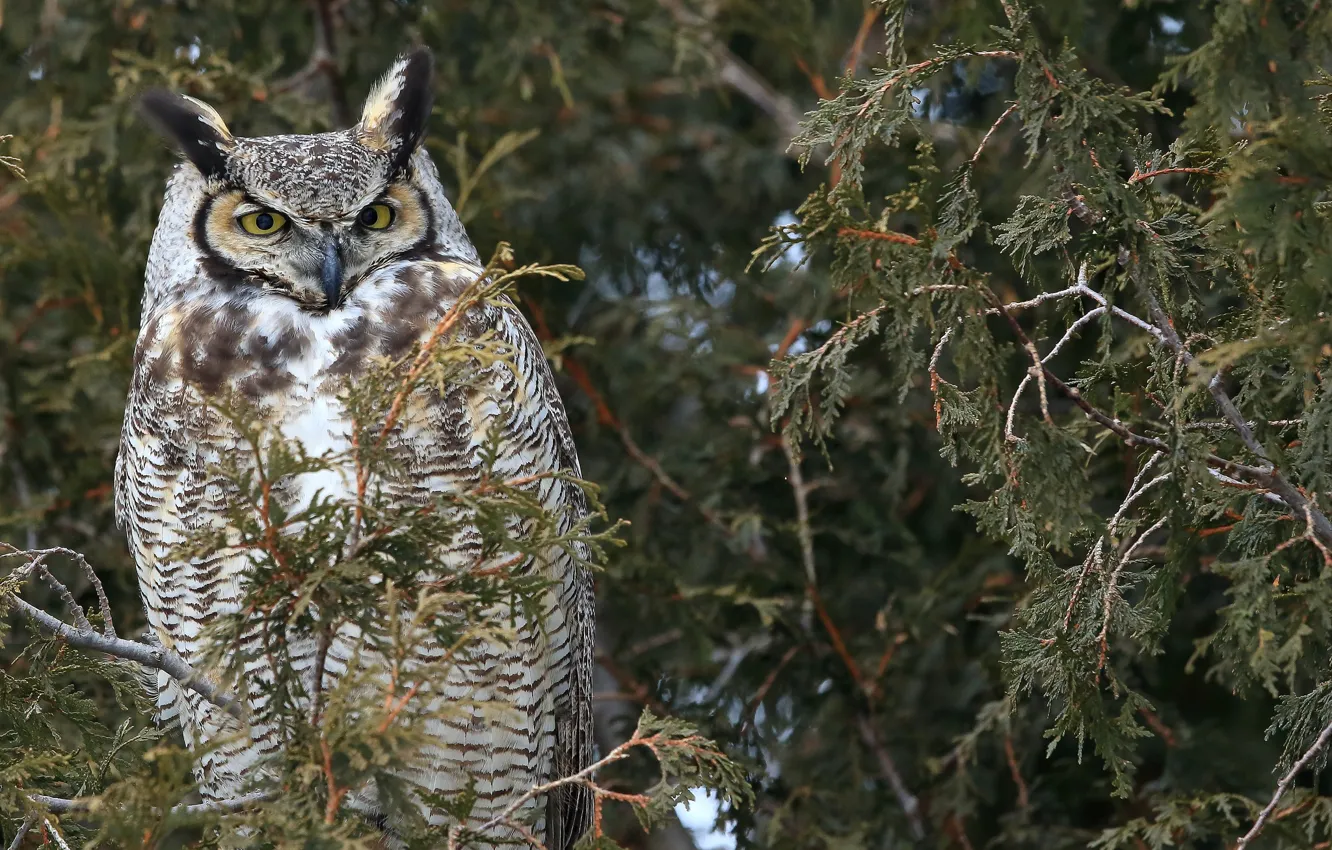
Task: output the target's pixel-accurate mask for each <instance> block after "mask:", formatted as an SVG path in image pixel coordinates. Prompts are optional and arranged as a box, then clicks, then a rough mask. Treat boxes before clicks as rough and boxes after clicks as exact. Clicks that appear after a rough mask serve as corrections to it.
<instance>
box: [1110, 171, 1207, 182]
mask: <svg viewBox="0 0 1332 850" xmlns="http://www.w3.org/2000/svg"><path fill="white" fill-rule="evenodd" d="M1162 174H1206V175H1208V176H1212V177H1214V176H1216V172H1215V171H1212V170H1210V169H1207V168H1158V169H1156V170H1155V171H1138V170H1137V169H1136V168H1135V169H1133V174H1132V175H1130V176H1129V179H1128V182H1129V183H1139V182H1141V181H1143V180H1151V179H1152V178H1153V177H1160V176H1161V175H1162Z"/></svg>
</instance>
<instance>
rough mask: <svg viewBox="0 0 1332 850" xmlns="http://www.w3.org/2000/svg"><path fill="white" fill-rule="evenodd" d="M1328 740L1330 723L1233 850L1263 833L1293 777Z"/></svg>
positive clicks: (1319, 751)
mask: <svg viewBox="0 0 1332 850" xmlns="http://www.w3.org/2000/svg"><path fill="white" fill-rule="evenodd" d="M1330 739H1332V723H1328V724H1327V725H1326V726H1324V727H1323V731H1322V732H1321V733H1319V735H1318V739H1317V740H1315V741H1314V742H1313V745H1312V746H1311V747H1309V749H1307V750H1305V751H1304V755H1302V756H1300V758H1299V761H1297V762H1295V764H1293V765H1291V768H1290V770H1288V771H1286V775H1285V776H1283V777H1281V780H1280V781H1279V782H1277V787H1276V791H1274V792H1272V799H1271V800H1269V801H1268V803H1267V805H1266V806H1264V807H1263V810H1262V811H1261V812H1259V813H1258V817H1257V819H1255V820H1254V822H1253V826H1251V827H1249V831H1248V832H1246V833H1244V837H1243V838H1241V839H1240V840H1239V841H1238V842H1236V844H1235V850H1245V848H1246V847H1248V846H1249V842H1251V841H1253V840H1254V839H1255V838H1257V837H1258V834H1259V833H1260V832H1262V831H1263V827H1264V826H1266V825H1267V821H1268V819H1269V818H1271V817H1272V812H1274V811H1276V807H1277V805H1278V804H1279V803H1280V802H1281V798H1282V797H1284V796H1285V795H1286V791H1288V790H1290V786H1291V783H1292V782H1294V781H1295V777H1296V776H1298V775H1299V773H1300V771H1302V770H1304V768H1306V767H1308V765H1309V764H1310V763H1311V762H1312V761H1313V760H1314V759H1315V758H1317V757H1318V755H1319V754H1320V753H1322V751H1323V749H1324V748H1325V747H1327V742H1328V740H1330Z"/></svg>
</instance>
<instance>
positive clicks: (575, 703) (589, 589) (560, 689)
mask: <svg viewBox="0 0 1332 850" xmlns="http://www.w3.org/2000/svg"><path fill="white" fill-rule="evenodd" d="M506 312H508V313H510V315H511V319H510V321H511V322H512V325H513V329H512V333H513V334H514V336H515V337H516V339H515V342H516V343H517V348H518V351H519V359H520V360H521V361H523V362H521V363H520V365H521V366H522V367H525V368H524V369H523V371H526V372H527V373H528V374H527V375H526V376H525V377H527V379H528V381H527V383H528V385H529V386H533V385H535V386H536V387H538V388H539V391H540V395H541V399H540V401H541V403H542V405H543V406H544V408H545V410H546V412H547V416H546V423H547V427H549V428H550V429H551V431H552V432H553V434H552V436H553V437H554V439H555V448H556V452H557V454H558V457H557V458H556V461H557V464H558V466H559V468H561V469H565V470H568V471H570V472H572V473H573V474H575V475H581V474H582V469H581V467H580V465H579V463H578V450H577V448H576V446H575V445H574V439H573V433H572V432H571V431H570V430H569V417H568V415H567V414H566V413H565V410H564V402H563V400H561V398H560V394H559V391H558V390H557V389H556V387H555V376H554V374H553V373H552V372H551V369H550V363H549V362H548V361H547V360H546V357H545V353H544V351H543V350H542V348H541V342H540V341H539V340H538V339H537V337H536V334H534V333H533V332H532V328H531V327H530V326H529V325H528V324H527V321H526V319H524V318H523V316H522V314H521V313H519V312H518V310H517V308H516V307H515V308H513V309H512V310H511V311H506ZM524 353H526V354H527V356H522V355H523V354H524ZM551 498H552V499H558V500H560V503H559V504H553V505H549V507H550V508H552V509H557V510H564V511H565V513H564V516H566V517H567V519H566V521H567V522H568V523H570V524H572V522H573V521H574V520H575V519H577V518H581V517H583V516H584V515H586V514H587V497H586V494H585V493H584V492H583V490H582V489H581V488H579V487H576V486H573V485H569V484H563V483H562V482H561V486H558V487H555V488H553V489H552V490H551ZM560 562H562V563H561V564H560V566H562V567H563V570H562V573H561V575H560V579H559V593H560V600H561V604H562V607H563V608H564V611H565V618H566V622H567V623H568V635H569V646H568V651H567V657H566V658H565V659H564V663H563V664H561V665H560V674H559V675H560V680H559V681H557V682H555V694H556V700H555V712H556V716H555V754H554V758H553V759H552V763H551V764H552V769H551V772H552V777H551V778H552V779H557V778H563V777H566V776H570V775H572V774H574V773H577V772H578V771H580V770H583V769H584V768H585V767H587V766H588V765H589V764H591V763H592V740H593V738H592V669H593V664H594V663H595V660H594V654H593V644H594V638H595V619H596V600H595V596H594V594H593V584H592V574H591V572H590V571H589V570H588V569H587V568H586V567H584V566H583V565H582V564H575V563H573V562H572V561H571V560H570V559H569V558H568V557H567V556H561V557H560ZM591 824H592V791H591V789H590V788H587V787H586V786H583V785H566V786H564V787H562V788H559V789H557V790H556V791H554V792H552V793H551V795H550V796H549V798H548V800H547V807H546V846H547V847H548V848H549V850H569V848H571V847H573V845H574V844H575V843H576V842H577V841H578V839H579V838H581V837H582V835H583V833H584V832H586V831H587V828H588V827H589V826H591Z"/></svg>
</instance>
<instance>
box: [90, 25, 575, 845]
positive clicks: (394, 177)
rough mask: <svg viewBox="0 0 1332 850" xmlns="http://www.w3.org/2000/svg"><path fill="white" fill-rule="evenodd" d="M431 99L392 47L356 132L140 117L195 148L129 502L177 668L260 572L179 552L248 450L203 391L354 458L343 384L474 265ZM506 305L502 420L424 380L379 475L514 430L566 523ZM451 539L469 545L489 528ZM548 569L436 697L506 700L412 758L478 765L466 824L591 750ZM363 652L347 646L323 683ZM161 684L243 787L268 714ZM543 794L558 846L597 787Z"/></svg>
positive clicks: (469, 469)
mask: <svg viewBox="0 0 1332 850" xmlns="http://www.w3.org/2000/svg"><path fill="white" fill-rule="evenodd" d="M430 105H431V58H430V55H429V53H428V52H427V51H424V50H418V51H416V52H413V53H410V54H408V55H406V56H403V57H402V58H400V59H399V60H398V61H397V62H396V63H395V64H394V66H393V67H392V68H391V69H390V70H389V72H388V73H387V74H386V75H385V77H384V78H383V79H382V80H381V81H380V82H379V83H378V85H376V87H375V88H374V89H373V90H372V92H371V93H370V96H369V98H368V99H367V101H366V103H365V106H364V109H363V112H362V115H361V119H360V122H359V123H358V124H357V125H356V126H355V127H353V128H351V129H349V130H344V131H341V132H333V133H323V134H319V135H308V136H303V135H289V136H273V137H263V138H238V137H235V136H233V135H232V134H231V132H230V131H229V130H228V129H227V127H226V125H225V124H224V122H223V121H222V119H221V117H220V116H219V115H218V114H217V112H216V111H214V110H213V109H212V108H211V107H209V106H208V105H206V104H204V103H202V102H200V101H197V100H194V99H192V98H188V97H184V96H180V95H175V94H171V93H167V92H162V91H156V92H150V93H148V94H146V95H145V96H144V98H143V110H144V112H145V114H146V115H147V117H149V118H150V119H151V120H152V121H153V122H154V123H156V124H157V125H158V126H159V129H161V130H162V131H163V132H164V133H165V134H166V135H167V136H168V137H169V138H170V139H171V140H172V141H173V142H174V143H175V144H176V145H177V146H178V147H179V150H180V152H181V153H182V154H183V155H184V158H185V161H184V162H182V163H181V164H180V165H179V166H178V167H177V169H176V172H175V174H174V176H173V177H172V178H171V180H170V182H169V183H168V187H167V192H166V201H165V205H164V207H163V209H162V212H161V215H160V217H159V219H158V224H157V229H156V232H155V233H154V235H153V241H152V247H151V250H150V253H149V257H148V269H147V275H146V281H145V288H144V295H143V318H142V330H141V331H140V334H139V339H138V343H137V347H136V349H135V354H134V374H133V379H132V383H131V387H130V392H129V401H128V405H127V407H126V411H125V422H124V429H123V432H122V436H121V444H120V453H119V456H118V458H117V462H116V511H117V519H118V521H119V523H120V524H121V526H122V527H123V528H124V529H125V531H126V533H127V536H128V538H129V543H130V547H131V549H132V551H133V555H134V558H135V560H136V562H137V567H138V578H139V586H140V591H141V594H142V597H143V602H144V606H145V608H146V609H147V616H148V621H149V624H150V627H151V629H152V631H153V632H154V633H155V635H156V637H157V638H158V639H159V640H160V641H161V643H162V644H164V645H165V646H167V647H170V648H172V649H174V650H176V651H177V652H179V653H180V654H181V655H182V656H183V657H184V658H185V660H186V661H190V662H195V661H197V659H198V658H199V657H200V653H201V652H202V650H203V646H202V642H201V637H200V634H201V630H202V629H203V628H204V627H205V626H206V625H207V624H208V623H209V622H210V621H211V620H213V619H214V618H216V617H217V616H218V615H219V614H221V613H223V612H235V611H237V610H238V608H239V606H238V600H239V599H240V593H241V585H242V581H243V578H244V575H245V571H246V568H247V564H248V561H247V555H246V554H245V553H244V552H239V551H236V550H227V549H224V550H221V551H220V552H218V553H215V554H214V555H212V556H209V557H204V558H196V559H191V560H180V559H179V558H177V557H173V552H178V551H179V546H180V544H181V543H182V542H184V541H185V540H186V539H187V538H189V537H191V536H192V535H194V534H195V533H197V532H198V531H199V530H200V529H221V530H223V531H225V529H226V524H227V517H226V507H227V504H226V502H227V497H228V496H227V490H226V487H225V486H224V484H223V482H222V481H221V480H220V478H219V474H218V472H217V464H218V463H219V462H220V461H221V460H223V459H224V458H225V457H227V456H228V455H229V454H234V453H235V452H237V450H238V448H239V442H238V439H237V434H236V433H234V431H233V430H232V429H231V428H230V427H229V426H228V425H227V424H226V423H225V421H223V420H221V419H220V418H219V417H217V416H216V415H210V413H211V412H212V411H210V410H209V409H208V408H207V406H206V405H205V404H204V401H205V399H206V398H207V397H208V396H210V395H214V394H218V393H225V394H229V395H231V396H237V397H243V398H245V399H247V400H248V401H249V402H251V403H252V406H253V409H255V410H259V411H262V412H263V414H262V415H263V416H265V417H266V423H265V424H266V425H267V426H268V428H269V430H270V431H272V432H274V433H279V434H281V435H283V436H284V437H287V438H290V439H293V440H299V441H300V442H301V443H302V444H303V446H304V448H305V450H306V452H307V453H309V454H310V455H312V456H318V455H320V454H322V453H325V452H329V451H332V452H334V453H344V454H345V453H346V452H347V451H348V449H349V445H348V441H349V440H350V433H351V429H350V424H349V422H348V421H347V420H346V418H345V415H344V412H343V410H342V409H340V406H339V402H338V399H337V397H336V393H337V391H338V388H339V387H341V386H344V385H345V384H344V382H345V381H346V380H348V379H349V378H350V379H352V380H354V379H355V377H356V376H357V374H358V373H359V372H361V371H362V370H364V369H365V368H366V367H367V364H368V363H369V362H370V358H374V357H385V356H386V357H390V358H393V357H401V356H403V355H404V354H405V353H406V352H408V351H410V350H411V349H412V347H413V346H414V345H415V344H416V343H417V342H418V341H420V340H422V339H423V338H424V337H425V336H426V335H428V334H429V333H430V331H431V330H432V329H433V328H434V326H435V324H436V322H437V320H438V319H439V318H440V317H441V316H442V315H443V313H444V312H445V311H446V310H447V309H448V308H449V306H450V305H451V304H452V303H454V299H456V297H457V296H458V294H459V293H460V292H461V291H462V290H463V288H464V287H465V286H466V285H467V284H468V283H470V282H471V281H473V280H475V279H476V278H477V276H478V275H479V274H480V273H481V268H480V264H479V261H478V257H477V253H476V250H475V248H474V247H473V246H472V244H471V242H470V241H469V240H468V237H467V234H466V232H465V231H464V229H463V226H462V223H461V222H460V221H459V219H458V216H457V215H456V213H455V212H454V210H453V208H452V207H451V206H450V205H449V202H448V200H446V198H445V195H444V190H443V187H442V186H441V184H440V181H439V177H438V174H437V172H436V170H435V166H434V165H433V164H432V162H431V160H430V157H429V155H428V154H427V153H426V150H425V147H424V145H423V144H422V138H423V136H424V133H425V129H426V123H427V119H428V117H429V115H430ZM509 307H510V309H495V310H487V311H484V319H483V321H485V322H488V323H489V326H488V327H486V328H484V330H487V331H489V332H490V333H492V334H493V335H494V339H496V340H498V341H499V342H500V343H501V344H503V345H504V346H507V348H508V349H509V350H510V351H511V352H513V354H512V358H511V359H512V362H511V364H509V365H510V366H511V367H512V368H507V367H506V368H502V369H495V370H493V372H494V374H493V376H492V377H493V380H492V386H491V390H492V392H491V394H490V396H489V398H491V399H495V398H499V399H501V400H504V399H507V400H508V401H509V402H511V405H510V407H511V408H512V413H511V414H510V415H506V416H504V417H500V416H499V415H498V410H497V407H496V405H495V404H493V403H489V402H486V401H484V400H482V401H478V400H477V399H476V398H475V397H471V396H465V397H463V398H462V399H461V400H460V399H459V398H458V397H457V395H458V394H457V393H453V394H451V393H448V392H443V393H439V392H432V393H430V394H429V397H426V395H427V394H426V393H424V392H423V393H420V394H419V395H421V396H422V398H420V399H418V400H417V401H416V403H414V404H413V406H412V409H413V410H414V411H415V413H414V414H413V415H411V416H404V418H403V420H402V421H401V424H400V426H399V427H398V428H397V429H396V435H395V438H394V441H393V450H394V451H395V453H396V457H397V460H398V462H399V465H400V467H401V468H402V469H404V470H405V471H406V480H403V481H396V482H391V483H390V484H389V485H387V486H390V487H396V488H398V490H397V491H396V492H395V498H401V499H402V500H404V501H405V502H409V503H414V504H421V503H428V502H429V501H430V499H431V496H432V494H439V493H443V492H448V491H458V490H462V489H466V488H469V487H470V486H474V485H475V484H477V483H478V482H479V480H480V476H481V474H482V472H483V459H482V456H481V455H482V452H483V441H484V440H485V439H486V436H485V435H487V434H490V435H493V433H494V432H495V430H496V429H502V433H501V438H500V440H499V442H500V445H501V447H502V449H501V453H500V457H499V459H498V461H497V462H495V466H494V468H493V469H492V470H491V474H494V475H505V476H506V477H519V476H531V475H537V476H538V477H540V478H541V480H540V482H539V493H540V495H541V497H542V499H543V500H544V502H545V504H546V505H547V506H548V507H549V508H551V509H552V510H558V511H563V513H564V515H565V516H574V515H578V514H579V513H580V512H582V511H584V510H585V507H584V501H583V494H582V492H581V491H580V490H579V489H578V488H577V487H575V486H572V485H570V484H567V483H565V482H564V481H563V480H562V479H561V478H559V477H558V476H541V475H540V474H541V473H550V472H554V471H558V470H569V471H572V472H574V473H575V474H576V473H577V471H578V459H577V456H576V454H575V450H574V445H573V440H572V438H571V436H570V433H569V426H568V421H567V418H566V415H565V412H564V407H563V405H562V403H561V401H560V398H559V396H558V395H557V393H556V390H555V387H554V384H553V380H552V376H551V373H550V369H549V367H548V365H547V363H546V360H545V357H544V356H543V352H542V349H541V346H540V344H539V342H538V341H537V340H536V338H535V337H534V336H533V334H532V331H531V328H530V327H529V326H528V325H527V323H526V322H525V321H524V319H523V318H522V316H521V314H519V313H518V312H517V311H516V310H515V309H511V307H512V305H509ZM305 478H306V479H307V480H304V481H302V482H301V484H300V486H299V488H298V489H299V491H300V492H299V493H298V495H297V499H296V501H299V500H300V499H305V500H306V501H307V502H308V500H309V499H310V498H311V497H312V496H313V494H314V493H315V492H316V491H319V492H321V493H322V495H323V496H325V497H328V496H330V495H334V496H336V495H339V494H341V495H347V494H348V492H349V490H348V488H351V487H354V481H353V478H354V474H353V471H352V470H351V469H350V468H348V469H344V470H341V472H340V473H339V472H338V471H336V470H335V471H333V472H328V471H324V472H321V473H317V474H312V475H307V476H305ZM467 537H468V536H467V535H465V534H464V535H462V538H467ZM473 537H475V536H473ZM458 546H459V548H460V549H461V550H464V551H463V554H464V555H465V554H466V551H465V550H466V549H467V547H468V546H472V547H475V546H476V540H475V539H460V541H459V543H458ZM446 554H447V553H446ZM454 554H457V553H454ZM546 563H547V564H548V565H549V568H550V569H551V573H550V574H549V576H548V577H549V578H550V579H551V580H552V583H551V587H550V590H549V591H548V592H547V593H546V596H545V598H544V601H543V603H542V604H541V605H540V606H538V607H539V609H540V610H539V611H537V612H532V611H530V610H528V611H527V612H524V611H517V610H515V611H513V612H512V617H513V620H512V622H514V623H515V624H516V629H515V631H516V634H517V635H518V638H517V640H515V641H513V642H512V643H509V644H507V645H502V644H498V643H497V644H494V645H488V646H487V647H486V649H485V651H484V657H483V659H482V663H479V664H474V665H468V666H467V667H466V668H460V669H462V672H460V673H459V674H458V675H457V676H456V677H454V678H451V679H450V681H448V682H447V683H445V684H444V685H443V687H442V696H441V697H440V698H442V699H456V700H459V701H463V700H468V699H475V698H476V694H477V693H478V691H481V692H484V693H485V694H486V695H487V697H488V698H489V700H490V701H491V702H498V703H500V704H501V705H502V706H503V707H504V708H506V709H508V710H507V711H504V712H500V713H487V714H486V715H485V716H484V718H483V717H482V716H481V715H477V716H475V717H473V718H471V720H470V721H464V722H460V723H456V724H455V723H445V722H442V721H434V726H433V727H432V728H430V734H431V737H432V739H433V740H434V742H435V743H434V744H433V746H431V747H429V748H427V749H426V751H425V752H424V753H422V754H421V759H420V762H419V763H418V764H416V765H413V766H412V767H411V768H410V770H411V771H412V775H411V778H412V779H414V780H415V781H416V782H418V783H419V784H421V785H424V786H425V787H427V788H431V789H436V790H444V791H450V790H460V789H462V788H464V787H465V784H466V782H467V780H468V777H471V778H473V779H474V780H475V783H476V784H475V787H474V788H475V792H476V795H477V802H476V805H475V808H474V809H473V811H472V815H471V819H472V822H473V824H474V825H475V823H477V822H480V821H484V820H485V819H488V818H489V817H491V816H493V815H495V814H497V813H498V812H500V811H501V810H502V809H503V808H504V807H505V806H507V805H508V804H509V803H510V802H511V801H512V800H514V799H515V798H516V797H517V796H518V795H520V794H521V793H522V792H523V791H525V790H527V789H529V788H531V787H532V786H533V785H536V784H539V783H542V782H546V781H549V780H550V779H552V778H554V777H556V776H557V775H569V774H571V773H573V772H575V771H578V770H580V769H582V768H583V767H585V766H586V765H587V764H588V763H589V762H590V759H591V746H592V745H591V740H592V730H591V717H592V711H591V673H592V663H593V662H592V646H593V634H592V632H593V600H592V585H591V579H590V576H589V575H588V574H587V570H586V569H585V567H584V566H582V565H581V564H579V563H577V562H576V561H574V560H573V559H571V558H570V557H568V556H567V555H565V554H562V553H560V552H551V553H550V557H549V558H547V559H546ZM351 657H352V656H351V650H350V649H348V648H347V647H343V648H342V649H339V648H338V647H337V646H336V645H335V647H334V649H333V650H331V651H330V652H329V654H328V658H327V672H328V675H330V676H334V677H335V676H336V675H337V674H338V671H339V669H342V670H345V669H346V665H347V663H348V661H349V659H350V658H351ZM303 666H304V668H307V669H308V668H309V667H310V666H311V663H310V660H309V659H304V665H303ZM297 669H302V665H297ZM248 673H253V674H254V675H255V676H263V675H265V671H264V670H263V669H255V670H253V671H247V674H248ZM454 679H456V680H454ZM157 688H158V709H159V715H160V716H161V717H163V718H165V719H167V720H175V721H178V722H179V723H180V726H181V728H182V729H183V732H184V735H185V739H186V742H187V743H188V744H189V745H190V746H191V747H192V748H196V749H202V745H204V744H206V743H209V742H210V741H213V742H216V741H218V740H221V739H223V738H225V737H228V736H230V738H231V741H232V742H231V743H227V744H224V745H222V746H221V747H219V748H214V749H211V750H206V751H204V752H202V754H201V755H200V756H199V759H198V765H197V769H196V770H197V774H198V777H199V781H200V785H201V788H202V790H203V793H204V794H205V796H206V797H209V798H223V797H228V796H234V794H235V793H236V790H237V789H238V788H239V787H240V786H241V785H242V783H243V780H244V779H245V778H246V777H247V776H248V775H252V774H253V773H254V771H255V769H256V767H257V766H258V765H259V764H260V763H261V762H262V761H263V760H264V759H265V758H266V757H268V756H271V755H272V754H273V753H275V752H276V751H277V750H278V748H279V747H280V746H281V741H279V740H277V735H276V734H275V733H274V732H273V730H271V729H265V728H264V727H263V726H261V725H256V726H255V727H252V729H251V732H250V734H249V735H248V736H246V735H241V736H239V737H237V736H236V735H235V734H234V733H235V728H236V727H235V726H234V724H233V722H232V721H231V719H230V718H229V717H227V716H226V715H224V714H223V713H222V712H221V711H220V710H219V709H217V708H216V707H214V706H213V705H211V704H209V703H207V702H205V701H202V700H201V699H200V698H199V697H198V695H197V694H195V693H194V692H192V691H188V690H184V689H182V688H181V687H180V686H179V685H178V684H177V683H176V682H175V681H173V680H171V679H170V678H168V677H167V676H165V675H164V674H163V675H160V676H159V677H158V680H157ZM365 805H366V806H368V807H369V808H373V806H374V804H373V801H370V802H368V803H365ZM532 808H534V809H540V811H539V812H537V813H535V814H536V817H537V825H538V829H542V828H544V830H545V839H546V843H547V846H549V847H550V848H552V850H563V849H564V848H567V847H569V846H570V845H572V844H573V842H574V841H576V840H577V838H578V837H579V836H580V835H581V834H582V832H583V831H584V830H585V828H586V826H587V824H588V822H589V819H590V815H591V800H590V797H589V795H588V792H587V790H586V789H584V788H581V787H580V788H574V787H571V786H565V787H563V788H561V789H560V790H559V791H557V792H555V793H552V794H551V795H549V799H547V800H546V801H545V805H544V806H540V805H539V804H538V803H536V801H533V806H532ZM538 834H539V833H538Z"/></svg>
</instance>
